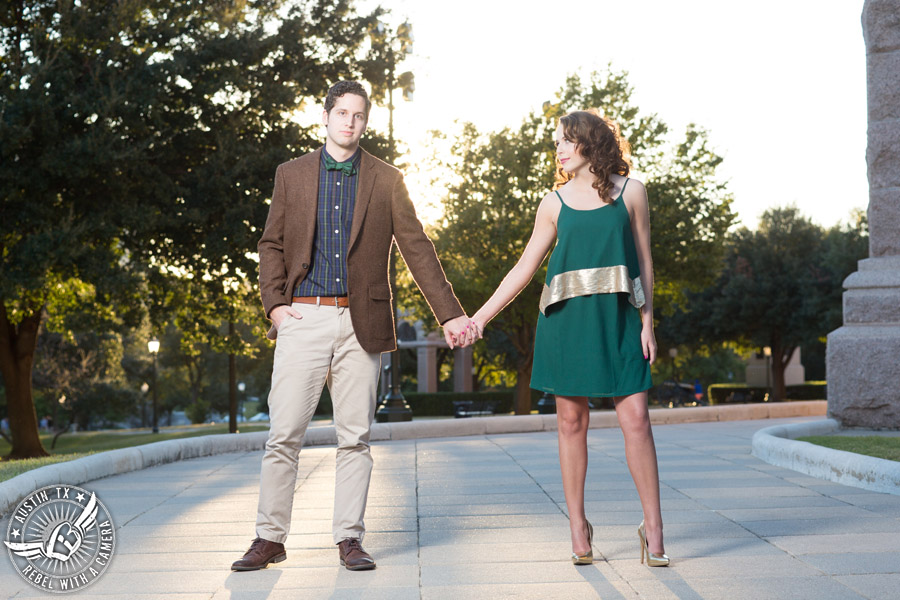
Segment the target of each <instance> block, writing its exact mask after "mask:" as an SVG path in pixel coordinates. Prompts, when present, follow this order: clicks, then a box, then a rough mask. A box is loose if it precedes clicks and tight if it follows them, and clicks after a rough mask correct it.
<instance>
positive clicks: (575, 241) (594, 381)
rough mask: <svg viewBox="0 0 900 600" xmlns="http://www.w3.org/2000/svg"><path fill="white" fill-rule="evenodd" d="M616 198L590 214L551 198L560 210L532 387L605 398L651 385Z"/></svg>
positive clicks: (635, 274) (636, 274) (637, 285)
mask: <svg viewBox="0 0 900 600" xmlns="http://www.w3.org/2000/svg"><path fill="white" fill-rule="evenodd" d="M627 184H628V181H627V180H626V182H625V185H627ZM625 185H623V186H622V193H624V191H625ZM622 193H620V194H619V197H618V198H616V199H615V200H614V201H613V202H612V203H611V204H607V205H606V206H601V207H599V208H595V209H593V210H576V209H574V208H571V207H569V206H567V205H566V203H565V202H563V200H562V196H559V192H557V193H556V194H557V196H559V200H560V202H561V203H562V206H561V207H560V210H559V217H558V219H557V223H556V230H557V233H556V238H557V240H556V247H555V248H554V249H553V254H552V255H551V256H550V264H549V265H548V267H547V280H546V283H545V285H544V292H543V294H542V295H541V303H540V310H541V314H539V315H538V323H537V334H536V336H535V342H534V364H533V366H532V371H531V387H532V388H534V389H537V390H542V391H545V392H550V393H552V394H557V395H559V396H588V397H608V396H626V395H628V394H634V393H637V392H641V391H644V390H646V389H648V388H650V387H651V386H652V385H653V382H652V380H651V378H650V362H649V361H648V360H646V359H645V358H644V352H643V349H642V348H641V315H640V311H639V308H640V307H641V306H643V305H644V290H643V287H642V286H641V279H640V267H639V265H638V260H637V250H636V249H635V245H634V237H633V235H632V233H631V220H630V218H629V216H628V209H627V208H625V202H624V201H623V200H622Z"/></svg>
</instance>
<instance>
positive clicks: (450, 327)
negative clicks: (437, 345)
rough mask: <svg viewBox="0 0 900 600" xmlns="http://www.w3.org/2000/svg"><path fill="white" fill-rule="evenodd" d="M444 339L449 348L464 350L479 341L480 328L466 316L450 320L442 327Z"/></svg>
mask: <svg viewBox="0 0 900 600" xmlns="http://www.w3.org/2000/svg"><path fill="white" fill-rule="evenodd" d="M443 328H444V339H445V340H447V345H448V346H450V347H451V348H455V347H456V346H459V347H460V348H465V347H466V346H471V345H472V344H474V343H475V342H476V341H478V340H480V339H481V328H479V327H478V325H477V324H476V323H475V321H473V320H472V319H470V318H469V317H468V316H466V315H460V316H459V317H456V318H455V319H450V320H449V321H447V322H445V323H444V325H443Z"/></svg>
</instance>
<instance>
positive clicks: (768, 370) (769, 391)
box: [763, 346, 772, 401]
mask: <svg viewBox="0 0 900 600" xmlns="http://www.w3.org/2000/svg"><path fill="white" fill-rule="evenodd" d="M763 355H764V356H765V357H766V400H767V401H768V400H769V398H770V397H771V395H772V384H771V382H770V378H771V373H772V347H771V346H766V347H764V348H763Z"/></svg>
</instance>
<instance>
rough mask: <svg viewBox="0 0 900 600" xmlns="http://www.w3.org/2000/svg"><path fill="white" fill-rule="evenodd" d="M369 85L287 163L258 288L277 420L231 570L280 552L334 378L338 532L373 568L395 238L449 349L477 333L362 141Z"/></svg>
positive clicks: (361, 566)
mask: <svg viewBox="0 0 900 600" xmlns="http://www.w3.org/2000/svg"><path fill="white" fill-rule="evenodd" d="M370 108H371V103H370V102H369V97H368V94H367V93H366V91H365V89H364V88H363V87H362V86H361V85H360V84H359V83H357V82H354V81H341V82H338V83H337V84H335V85H334V86H333V87H332V88H331V89H330V90H329V91H328V96H327V97H326V99H325V110H324V112H323V113H322V122H323V124H324V125H325V129H326V141H325V147H324V148H320V149H318V150H316V151H314V152H312V153H310V154H307V155H305V156H302V157H300V158H298V159H295V160H292V161H290V162H287V163H285V164H283V165H280V166H279V167H278V169H277V171H276V172H275V191H274V193H273V194H272V204H271V206H270V207H269V216H268V219H267V220H266V227H265V230H264V231H263V234H262V238H261V239H260V241H259V287H260V293H261V296H262V303H263V307H264V308H265V311H266V315H267V316H268V317H269V318H270V319H271V320H272V323H273V325H272V328H270V330H269V333H268V337H269V338H271V339H275V338H276V336H277V342H276V346H275V361H274V365H273V370H272V390H271V392H270V393H269V411H270V412H269V414H270V417H271V428H270V430H269V439H268V441H267V443H266V452H265V455H264V457H263V461H262V470H261V474H260V491H259V509H258V513H257V520H256V535H257V538H256V539H255V540H253V543H252V544H251V546H250V549H249V550H248V551H247V552H246V554H244V557H243V558H242V559H241V560H238V561H236V562H235V563H234V564H233V565H232V566H231V568H232V569H233V570H235V571H252V570H256V569H262V568H265V567H266V566H268V564H269V563H275V562H281V561H283V560H285V558H286V554H285V550H284V541H285V539H286V538H287V535H288V531H289V529H290V520H291V508H292V504H293V497H294V487H295V485H296V480H297V460H298V456H299V453H300V447H301V445H302V442H303V435H304V434H305V432H306V428H307V425H308V424H309V421H310V419H311V418H312V415H313V412H314V411H315V408H316V404H317V403H318V401H319V396H320V395H321V392H322V386H323V385H324V384H325V383H326V382H327V384H328V387H329V391H330V392H331V397H332V401H333V404H334V423H335V430H336V432H337V438H338V447H337V460H336V483H335V498H334V520H333V525H332V533H333V536H334V543H335V544H337V546H338V551H339V557H340V562H341V564H342V565H343V566H345V567H346V568H348V569H350V570H366V569H374V568H375V561H374V560H373V559H372V557H371V556H370V555H369V554H368V553H367V552H366V551H365V550H363V547H362V539H363V536H364V534H365V526H364V523H363V516H364V513H365V509H366V498H367V495H368V489H369V479H370V476H371V473H372V457H371V454H370V452H369V432H370V427H371V423H372V420H373V418H374V414H375V403H376V385H377V380H378V373H379V370H380V365H381V353H382V352H388V351H391V350H394V349H395V347H396V339H395V336H394V331H395V327H394V315H393V313H392V310H391V288H390V284H389V283H388V261H389V256H390V248H391V244H392V241H393V240H396V241H397V245H398V246H399V248H400V251H401V252H402V254H403V257H404V259H405V260H406V264H407V265H408V266H409V269H410V271H411V272H412V274H413V277H414V278H415V280H416V282H417V284H418V285H419V288H420V289H421V290H422V292H423V293H424V294H425V298H426V300H428V303H429V305H430V306H431V309H432V311H433V312H434V314H435V316H436V317H437V319H438V322H439V323H441V324H442V325H443V327H444V335H445V337H446V339H447V342H448V344H450V345H451V347H452V346H453V345H454V344H459V345H468V344H470V343H473V342H474V341H475V339H476V337H477V333H475V328H474V326H472V325H471V324H470V321H469V318H468V317H467V316H466V315H465V312H464V311H463V309H462V307H461V306H460V304H459V302H458V301H457V299H456V297H455V296H454V295H453V289H452V287H451V286H450V284H449V283H448V282H447V279H446V277H445V275H444V271H443V269H442V268H441V265H440V262H439V261H438V259H437V256H436V254H435V250H434V245H433V244H432V243H431V241H430V240H429V239H428V237H427V236H426V235H425V232H424V231H423V229H422V225H421V223H420V222H419V220H418V218H417V217H416V213H415V208H414V207H413V204H412V202H411V201H410V199H409V195H408V193H407V191H406V186H405V184H404V183H403V176H402V174H401V173H400V172H399V171H398V170H397V169H396V168H395V167H393V166H391V165H388V164H386V163H384V162H382V161H380V160H378V159H376V158H375V157H373V156H372V155H370V154H369V153H367V152H365V151H364V150H362V149H361V148H360V147H359V140H360V138H361V137H362V135H363V133H364V132H365V130H366V124H367V121H368V115H369V109H370Z"/></svg>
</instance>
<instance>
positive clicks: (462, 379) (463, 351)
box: [453, 346, 472, 392]
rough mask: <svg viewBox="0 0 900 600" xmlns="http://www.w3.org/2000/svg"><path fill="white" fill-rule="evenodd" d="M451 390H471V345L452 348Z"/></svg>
mask: <svg viewBox="0 0 900 600" xmlns="http://www.w3.org/2000/svg"><path fill="white" fill-rule="evenodd" d="M453 391H454V392H471V391H472V346H467V347H465V348H455V349H454V350H453Z"/></svg>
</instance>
